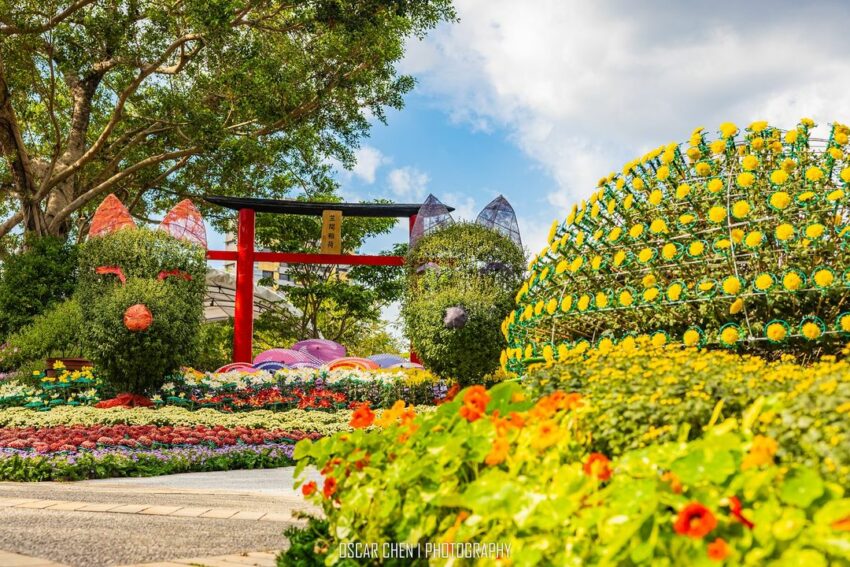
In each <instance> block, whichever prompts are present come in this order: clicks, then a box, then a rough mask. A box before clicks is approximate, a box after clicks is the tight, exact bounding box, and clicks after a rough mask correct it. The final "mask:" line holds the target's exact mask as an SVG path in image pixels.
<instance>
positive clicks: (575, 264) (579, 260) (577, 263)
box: [570, 256, 584, 273]
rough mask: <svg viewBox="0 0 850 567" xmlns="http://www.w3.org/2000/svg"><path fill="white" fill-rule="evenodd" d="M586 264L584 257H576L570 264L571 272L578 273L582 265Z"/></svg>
mask: <svg viewBox="0 0 850 567" xmlns="http://www.w3.org/2000/svg"><path fill="white" fill-rule="evenodd" d="M583 264H584V258H583V257H582V256H576V257H575V258H573V261H572V262H570V271H571V272H572V273H576V272H578V271H579V270H580V269H581V267H582V265H583Z"/></svg>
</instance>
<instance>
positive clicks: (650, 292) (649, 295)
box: [643, 287, 659, 302]
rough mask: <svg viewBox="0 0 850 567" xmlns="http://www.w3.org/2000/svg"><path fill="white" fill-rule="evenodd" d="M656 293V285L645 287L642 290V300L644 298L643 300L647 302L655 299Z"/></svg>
mask: <svg viewBox="0 0 850 567" xmlns="http://www.w3.org/2000/svg"><path fill="white" fill-rule="evenodd" d="M658 293H659V291H658V288H657V287H650V288H647V289H646V290H645V291H644V292H643V300H644V301H647V302H649V301H655V300H656V299H657V298H658Z"/></svg>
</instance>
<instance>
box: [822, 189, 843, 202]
mask: <svg viewBox="0 0 850 567" xmlns="http://www.w3.org/2000/svg"><path fill="white" fill-rule="evenodd" d="M843 198H844V191H842V190H841V189H836V190H835V191H832V192H831V193H830V194H829V195H827V196H826V200H827V201H833V202H834V201H840V200H841V199H843Z"/></svg>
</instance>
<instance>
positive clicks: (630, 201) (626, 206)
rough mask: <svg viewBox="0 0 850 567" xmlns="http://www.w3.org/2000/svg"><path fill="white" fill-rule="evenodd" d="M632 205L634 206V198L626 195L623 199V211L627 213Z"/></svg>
mask: <svg viewBox="0 0 850 567" xmlns="http://www.w3.org/2000/svg"><path fill="white" fill-rule="evenodd" d="M634 204H635V196H634V195H632V194H631V193H629V194H628V195H626V198H625V199H623V209H625V210H627V211H628V210H629V209H631V208H632V205H634Z"/></svg>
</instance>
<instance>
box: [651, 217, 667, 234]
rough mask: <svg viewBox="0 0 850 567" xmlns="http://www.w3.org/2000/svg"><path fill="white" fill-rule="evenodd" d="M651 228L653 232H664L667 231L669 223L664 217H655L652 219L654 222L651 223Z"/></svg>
mask: <svg viewBox="0 0 850 567" xmlns="http://www.w3.org/2000/svg"><path fill="white" fill-rule="evenodd" d="M649 230H650V231H651V232H652V233H653V234H663V233H666V232H667V223H666V222H664V219H655V220H654V221H652V224H650V225H649Z"/></svg>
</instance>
